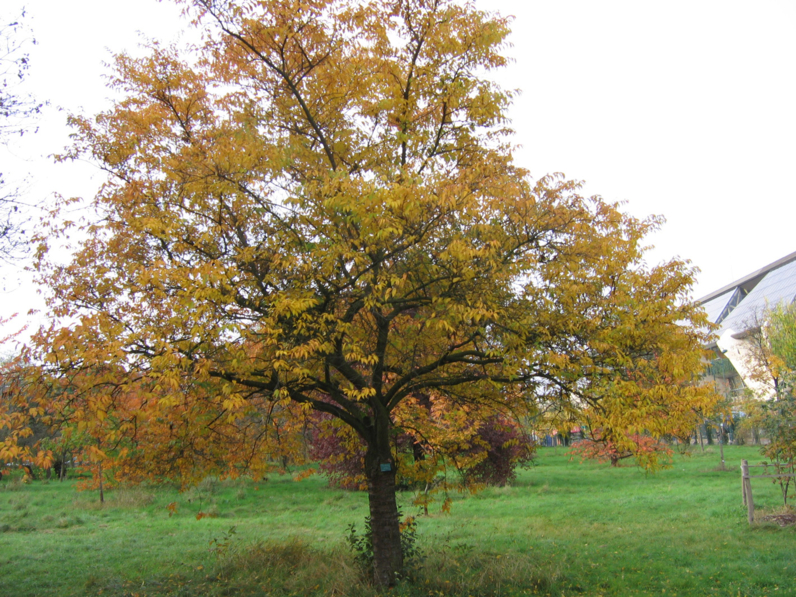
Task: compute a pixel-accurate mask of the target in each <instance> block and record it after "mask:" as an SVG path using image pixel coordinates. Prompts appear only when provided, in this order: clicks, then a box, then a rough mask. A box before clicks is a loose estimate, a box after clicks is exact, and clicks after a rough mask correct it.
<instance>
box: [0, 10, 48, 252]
mask: <svg viewBox="0 0 796 597" xmlns="http://www.w3.org/2000/svg"><path fill="white" fill-rule="evenodd" d="M24 17H25V13H24V11H23V12H22V15H21V18H20V19H18V20H13V21H10V22H5V21H0V144H7V143H8V142H9V141H10V139H11V138H12V137H16V136H20V135H23V134H25V132H27V131H29V130H30V129H31V128H32V119H33V118H34V116H35V115H36V114H38V113H39V111H40V110H41V107H42V104H41V103H38V102H36V101H35V100H34V99H32V98H31V97H29V96H27V95H25V94H24V93H20V91H19V85H20V83H21V82H22V81H23V80H24V79H25V77H26V75H27V72H28V68H29V67H30V61H29V57H28V55H27V54H26V53H25V52H24V46H25V42H26V41H27V40H25V39H23V38H22V36H24V35H25V34H26V33H27V30H26V28H25V26H24V25H23V19H24ZM0 18H3V17H0ZM31 43H35V41H33V42H31ZM5 174H7V173H5V172H0V259H2V260H8V259H13V258H15V257H18V255H19V254H20V253H21V252H24V249H25V248H26V240H25V238H24V230H23V227H24V218H23V217H22V215H21V212H20V207H22V206H23V204H22V203H21V202H20V192H19V189H18V188H16V187H14V186H13V184H12V183H10V182H9V181H8V180H7V179H6V178H5Z"/></svg>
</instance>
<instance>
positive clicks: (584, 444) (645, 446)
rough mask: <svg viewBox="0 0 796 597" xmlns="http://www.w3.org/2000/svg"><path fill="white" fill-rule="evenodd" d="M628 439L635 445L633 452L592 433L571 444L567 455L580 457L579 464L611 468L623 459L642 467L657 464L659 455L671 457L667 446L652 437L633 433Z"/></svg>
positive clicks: (594, 432)
mask: <svg viewBox="0 0 796 597" xmlns="http://www.w3.org/2000/svg"><path fill="white" fill-rule="evenodd" d="M628 439H629V441H631V442H632V443H633V444H635V445H636V449H635V450H631V449H629V448H626V447H622V448H620V447H619V444H618V443H617V442H615V441H613V440H611V439H608V438H607V437H604V436H603V435H602V434H601V433H600V432H599V431H593V432H592V433H591V437H587V438H585V439H582V440H580V441H577V442H575V443H574V444H572V449H571V450H570V451H569V454H570V456H571V457H573V458H574V457H575V456H578V457H580V459H581V462H583V461H584V460H586V459H590V460H596V461H598V462H610V463H611V466H619V461H620V460H624V459H625V458H632V457H635V458H636V459H637V462H638V464H640V465H643V464H645V463H646V462H649V461H651V460H653V461H655V462H657V461H658V460H659V456H660V455H661V454H663V455H665V456H667V457H671V455H672V450H671V448H669V446H667V445H666V444H664V443H662V442H659V441H657V440H655V439H654V438H652V437H649V436H644V435H639V434H638V433H635V434H633V435H631V436H630V437H629V438H628ZM623 443H624V442H623ZM571 459H572V458H570V460H571Z"/></svg>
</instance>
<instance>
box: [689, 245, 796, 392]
mask: <svg viewBox="0 0 796 597" xmlns="http://www.w3.org/2000/svg"><path fill="white" fill-rule="evenodd" d="M794 300H796V253H791V254H790V255H787V256H785V257H783V258H782V259H779V260H777V261H775V262H774V263H771V264H769V265H767V266H766V267H764V268H762V269H759V270H757V271H756V272H753V273H751V274H749V275H748V276H744V277H743V278H741V279H740V280H736V281H735V282H733V283H732V284H728V285H727V286H724V287H723V288H719V289H718V290H716V291H715V292H711V293H710V294H708V295H707V296H704V297H702V298H701V299H699V301H697V302H699V303H700V304H701V305H702V306H703V307H704V308H705V311H707V314H708V319H710V321H711V322H713V323H716V324H718V325H719V329H718V330H717V331H716V332H715V333H716V335H717V336H718V339H717V340H716V342H715V343H713V344H712V345H710V346H709V347H708V348H711V349H712V350H713V352H714V355H715V358H714V359H713V360H712V362H711V364H710V367H709V368H708V375H709V377H710V378H712V379H713V381H714V382H715V383H716V386H717V388H718V389H719V391H721V392H722V393H724V394H726V395H728V396H735V395H738V394H740V393H742V392H743V391H744V390H745V389H747V388H748V389H750V390H752V391H753V392H754V393H755V394H756V395H758V396H761V397H766V396H769V395H773V392H774V389H773V386H771V387H768V386H767V385H766V384H765V383H761V382H760V381H757V380H755V379H754V378H753V377H752V376H751V374H750V370H749V365H748V363H749V358H750V351H751V350H752V349H751V344H750V341H751V336H752V334H754V333H756V332H757V331H759V329H760V322H761V318H762V316H763V313H764V311H765V309H766V308H767V307H773V306H774V305H777V304H780V303H792V302H794Z"/></svg>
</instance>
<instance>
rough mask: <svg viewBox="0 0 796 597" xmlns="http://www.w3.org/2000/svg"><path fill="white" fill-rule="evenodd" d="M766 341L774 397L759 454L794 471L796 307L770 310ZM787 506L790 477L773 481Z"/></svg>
mask: <svg viewBox="0 0 796 597" xmlns="http://www.w3.org/2000/svg"><path fill="white" fill-rule="evenodd" d="M763 329H764V332H765V337H766V338H767V340H768V346H769V352H770V354H771V355H772V356H771V358H770V360H772V361H773V362H774V363H775V366H774V374H775V375H776V377H775V387H776V394H775V396H774V399H773V400H770V401H768V402H767V403H765V404H764V405H763V417H762V418H763V422H762V426H763V429H764V431H765V433H766V435H767V437H768V439H769V443H768V444H767V445H764V446H762V448H761V452H762V453H763V455H764V456H766V457H767V458H769V459H770V460H771V461H772V462H773V463H774V466H775V468H776V469H777V471H778V472H782V473H791V474H792V473H794V472H796V393H794V381H796V304H794V303H790V304H783V303H780V304H778V305H776V306H775V307H773V308H772V309H770V310H769V311H768V313H767V317H766V319H765V327H764V328H763ZM775 482H777V483H779V485H780V489H781V490H782V499H783V502H784V503H785V504H786V505H787V503H788V496H789V493H788V492H789V491H790V488H791V486H792V485H793V478H791V477H782V478H779V479H775Z"/></svg>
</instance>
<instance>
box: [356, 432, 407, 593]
mask: <svg viewBox="0 0 796 597" xmlns="http://www.w3.org/2000/svg"><path fill="white" fill-rule="evenodd" d="M365 474H366V476H367V478H368V503H369V505H370V528H371V533H372V537H371V539H372V541H373V580H374V582H375V584H376V586H377V587H390V586H392V585H394V584H395V578H396V575H397V574H398V573H399V572H400V571H401V570H402V569H403V552H402V550H401V530H400V521H399V518H398V505H397V503H396V501H395V462H394V461H393V457H392V453H391V451H390V450H389V446H388V447H387V449H386V450H384V448H383V447H382V449H381V450H379V449H378V448H377V447H376V446H373V447H369V448H368V451H367V453H366V454H365Z"/></svg>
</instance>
